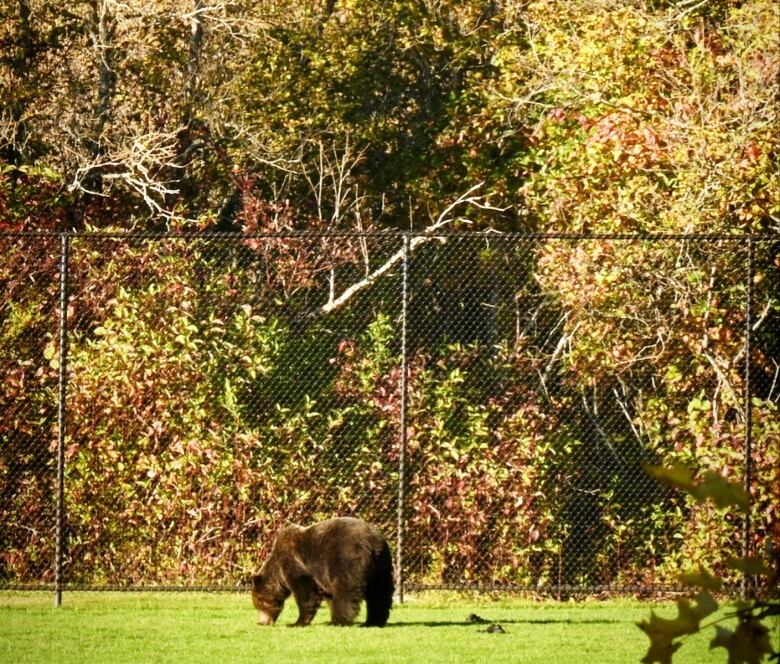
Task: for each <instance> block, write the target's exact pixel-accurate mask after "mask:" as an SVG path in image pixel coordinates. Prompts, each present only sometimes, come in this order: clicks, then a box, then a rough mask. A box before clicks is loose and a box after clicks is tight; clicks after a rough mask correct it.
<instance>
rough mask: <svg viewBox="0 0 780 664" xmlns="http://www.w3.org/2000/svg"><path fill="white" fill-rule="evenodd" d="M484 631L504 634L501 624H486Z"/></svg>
mask: <svg viewBox="0 0 780 664" xmlns="http://www.w3.org/2000/svg"><path fill="white" fill-rule="evenodd" d="M485 631H486V632H487V633H488V634H506V630H505V629H504V628H503V627H501V625H488V627H487V629H485Z"/></svg>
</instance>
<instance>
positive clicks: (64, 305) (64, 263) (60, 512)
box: [54, 232, 70, 607]
mask: <svg viewBox="0 0 780 664" xmlns="http://www.w3.org/2000/svg"><path fill="white" fill-rule="evenodd" d="M60 241H61V244H60V330H59V336H60V339H59V342H60V355H59V364H60V366H59V399H58V403H57V526H56V537H57V543H56V558H55V563H54V567H55V571H54V606H55V607H60V606H62V558H63V553H64V542H63V539H64V517H65V508H64V496H65V396H66V392H67V389H66V388H67V361H68V259H69V250H70V236H69V234H68V233H67V232H65V233H63V234H62V235H61V236H60Z"/></svg>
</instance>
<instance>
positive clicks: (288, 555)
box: [252, 517, 394, 627]
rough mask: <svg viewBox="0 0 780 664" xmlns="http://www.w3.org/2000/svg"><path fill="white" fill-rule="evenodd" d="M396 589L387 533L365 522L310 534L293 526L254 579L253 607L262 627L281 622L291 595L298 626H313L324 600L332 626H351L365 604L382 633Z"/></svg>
mask: <svg viewBox="0 0 780 664" xmlns="http://www.w3.org/2000/svg"><path fill="white" fill-rule="evenodd" d="M393 589H394V588H393V559H392V556H391V555H390V547H389V546H388V544H387V540H386V539H385V538H384V536H383V535H382V533H380V532H379V531H378V530H377V529H376V528H375V527H374V526H372V525H369V524H368V523H366V522H365V521H362V520H360V519H353V518H349V517H336V518H333V519H328V520H327V521H322V522H320V523H315V524H314V525H311V526H309V527H308V528H304V527H302V526H295V525H294V526H288V527H287V528H284V529H283V530H282V531H281V532H280V533H279V534H278V535H277V537H276V541H275V542H274V545H273V548H272V549H271V554H270V556H269V557H268V560H266V561H265V564H264V565H263V566H262V568H261V570H260V572H259V573H258V574H255V575H254V576H253V577H252V603H253V604H254V605H255V608H256V609H257V611H258V614H259V620H258V623H259V624H261V625H273V624H274V623H275V622H276V619H277V618H278V617H279V614H280V613H281V612H282V608H283V606H284V601H285V600H286V599H287V598H288V597H289V596H290V594H292V595H293V597H294V598H295V602H296V604H297V605H298V612H299V615H298V620H297V621H296V622H295V623H294V625H293V626H304V625H308V624H309V623H310V622H311V621H312V619H313V618H314V615H315V614H316V613H317V609H318V608H319V606H320V604H321V603H322V600H325V602H326V603H327V605H328V608H329V609H330V615H331V619H332V624H334V625H351V624H352V622H353V621H354V620H355V617H356V616H357V614H358V611H359V610H360V602H361V601H362V600H364V599H365V600H366V622H365V626H366V627H383V626H384V625H385V624H386V623H387V619H388V617H389V616H390V607H391V606H392V603H393Z"/></svg>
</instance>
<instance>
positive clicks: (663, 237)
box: [0, 230, 780, 243]
mask: <svg viewBox="0 0 780 664" xmlns="http://www.w3.org/2000/svg"><path fill="white" fill-rule="evenodd" d="M404 236H409V237H430V238H442V239H447V238H482V239H495V240H502V239H507V240H525V241H546V240H564V241H565V240H569V241H578V240H596V241H598V240H607V241H615V240H617V241H635V242H638V241H642V242H654V241H686V240H687V241H697V242H737V243H740V242H765V241H780V233H754V234H749V233H745V234H736V233H732V234H728V233H524V232H501V231H494V230H485V231H441V230H437V231H435V232H427V231H425V230H421V231H400V230H384V231H284V232H268V233H240V232H208V231H205V232H204V231H140V232H132V231H130V232H128V231H0V238H7V237H10V238H62V237H67V238H85V239H112V240H166V239H181V240H227V241H238V240H256V239H316V238H350V237H354V238H364V237H377V238H391V237H395V238H401V237H404Z"/></svg>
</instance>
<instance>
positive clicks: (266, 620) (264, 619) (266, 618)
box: [257, 609, 276, 625]
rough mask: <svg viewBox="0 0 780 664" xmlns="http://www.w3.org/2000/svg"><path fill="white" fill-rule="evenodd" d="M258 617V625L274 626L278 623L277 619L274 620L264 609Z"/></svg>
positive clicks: (259, 612) (258, 613)
mask: <svg viewBox="0 0 780 664" xmlns="http://www.w3.org/2000/svg"><path fill="white" fill-rule="evenodd" d="M257 615H258V618H257V624H258V625H273V624H274V623H275V622H276V618H274V617H273V616H272V615H271V614H270V613H266V612H265V611H263V610H262V609H261V610H259V611H258V612H257Z"/></svg>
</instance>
